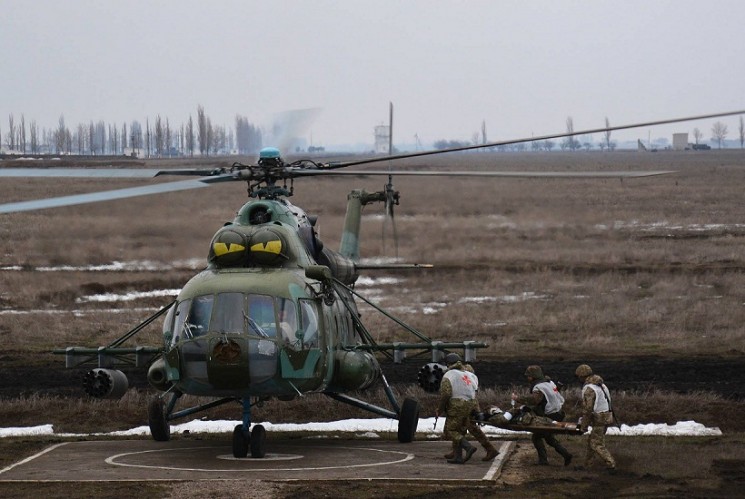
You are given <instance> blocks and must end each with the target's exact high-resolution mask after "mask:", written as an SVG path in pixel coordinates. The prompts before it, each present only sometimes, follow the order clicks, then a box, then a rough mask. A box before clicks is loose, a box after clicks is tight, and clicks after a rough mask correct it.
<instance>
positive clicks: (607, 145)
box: [601, 116, 611, 151]
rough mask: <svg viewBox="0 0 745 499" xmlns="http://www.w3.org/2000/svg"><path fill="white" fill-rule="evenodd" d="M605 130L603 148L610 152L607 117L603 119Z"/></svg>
mask: <svg viewBox="0 0 745 499" xmlns="http://www.w3.org/2000/svg"><path fill="white" fill-rule="evenodd" d="M605 128H606V129H607V130H605V133H604V134H603V135H604V136H605V147H607V148H608V150H609V151H610V132H611V131H610V121H609V120H608V117H607V116H606V117H605ZM601 149H602V147H601Z"/></svg>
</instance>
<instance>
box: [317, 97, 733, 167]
mask: <svg viewBox="0 0 745 499" xmlns="http://www.w3.org/2000/svg"><path fill="white" fill-rule="evenodd" d="M738 114H745V110H742V111H727V112H724V113H712V114H701V115H698V116H686V117H683V118H672V119H667V120H657V121H647V122H644V123H633V124H630V125H618V126H610V127H602V128H591V129H588V130H580V131H577V132H564V133H554V134H549V135H540V136H538V137H524V138H521V139H511V140H503V141H500V142H491V143H489V144H477V145H472V146H463V147H453V148H450V149H438V150H433V151H420V152H412V153H407V154H396V155H393V156H382V157H379V158H369V159H361V160H358V161H340V162H329V163H328V164H327V165H326V166H325V168H329V169H334V168H346V167H349V166H356V165H366V164H369V163H379V162H381V161H391V160H397V159H406V158H417V157H420V156H431V155H433V154H444V153H448V152H459V151H472V150H475V149H486V148H489V147H499V146H508V145H512V144H522V143H528V142H537V141H541V140H551V139H561V138H564V137H574V136H577V135H589V134H592V133H603V132H612V131H615V130H628V129H630V128H642V127H645V126H658V125H669V124H672V123H683V122H685V121H696V120H705V119H709V118H723V117H725V116H736V115H738Z"/></svg>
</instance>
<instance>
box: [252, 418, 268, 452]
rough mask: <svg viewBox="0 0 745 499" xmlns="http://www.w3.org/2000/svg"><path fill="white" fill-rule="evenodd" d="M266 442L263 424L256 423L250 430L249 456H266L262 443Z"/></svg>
mask: <svg viewBox="0 0 745 499" xmlns="http://www.w3.org/2000/svg"><path fill="white" fill-rule="evenodd" d="M265 442H266V430H265V429H264V427H263V426H261V425H260V424H259V425H256V426H254V428H253V430H251V457H259V458H261V457H264V456H266V449H265V448H264V443H265Z"/></svg>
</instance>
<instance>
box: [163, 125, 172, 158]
mask: <svg viewBox="0 0 745 499" xmlns="http://www.w3.org/2000/svg"><path fill="white" fill-rule="evenodd" d="M165 143H166V144H165V146H166V154H167V155H168V157H169V158H170V157H171V147H172V145H173V141H172V137H171V124H170V123H169V122H168V118H166V130H165Z"/></svg>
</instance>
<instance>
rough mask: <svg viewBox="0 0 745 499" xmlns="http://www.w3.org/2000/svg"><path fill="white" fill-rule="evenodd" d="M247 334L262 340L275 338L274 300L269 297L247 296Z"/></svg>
mask: <svg viewBox="0 0 745 499" xmlns="http://www.w3.org/2000/svg"><path fill="white" fill-rule="evenodd" d="M246 322H247V323H248V324H247V325H248V334H250V335H253V336H261V337H263V338H275V337H276V336H277V322H276V318H275V316H274V299H273V298H272V297H271V296H264V295H248V316H247V317H246Z"/></svg>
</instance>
